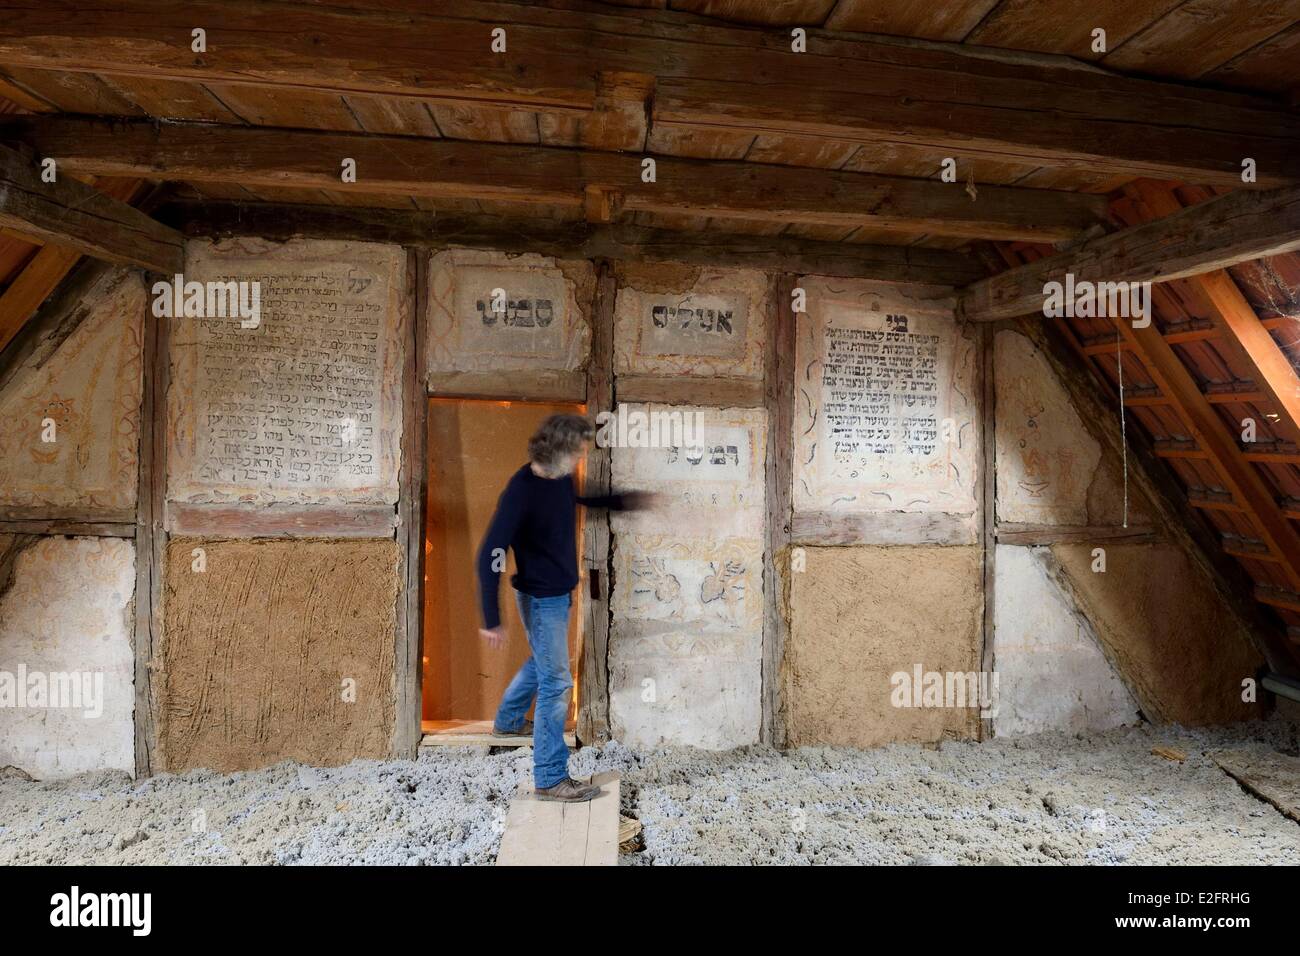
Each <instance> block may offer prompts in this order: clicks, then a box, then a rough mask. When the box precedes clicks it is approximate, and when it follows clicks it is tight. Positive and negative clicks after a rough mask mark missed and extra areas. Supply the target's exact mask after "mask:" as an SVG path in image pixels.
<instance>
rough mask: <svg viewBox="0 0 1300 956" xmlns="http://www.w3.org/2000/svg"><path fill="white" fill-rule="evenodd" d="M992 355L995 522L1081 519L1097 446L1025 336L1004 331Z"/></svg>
mask: <svg viewBox="0 0 1300 956" xmlns="http://www.w3.org/2000/svg"><path fill="white" fill-rule="evenodd" d="M993 354H994V383H995V388H996V393H997V414H996V416H995V421H996V424H995V436H994V437H995V444H996V449H997V451H996V454H997V509H998V519H999V520H1000V521H1012V522H1026V523H1032V524H1061V525H1086V524H1088V489H1089V487H1090V486H1091V484H1092V481H1093V478H1094V476H1095V475H1096V472H1097V466H1098V465H1099V464H1100V462H1101V446H1100V445H1099V444H1098V443H1097V441H1096V439H1094V438H1093V437H1092V435H1090V434H1089V433H1088V429H1087V428H1086V427H1085V425H1084V423H1083V419H1081V418H1080V417H1079V413H1078V412H1077V411H1076V410H1075V408H1074V404H1073V403H1072V402H1071V401H1070V397H1069V395H1068V394H1067V393H1066V391H1065V389H1064V388H1063V387H1062V386H1061V384H1060V382H1059V381H1057V378H1056V374H1055V373H1054V372H1053V371H1052V367H1051V365H1050V364H1048V361H1047V358H1046V356H1044V355H1043V354H1042V353H1041V352H1040V351H1039V350H1038V349H1037V348H1036V347H1035V346H1034V344H1033V343H1032V342H1030V341H1029V339H1028V338H1026V337H1025V336H1023V335H1021V334H1020V333H1018V332H1012V331H1008V330H1003V331H1001V332H999V333H998V334H997V335H996V336H995V338H994V353H993Z"/></svg>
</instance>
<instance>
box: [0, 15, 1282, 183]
mask: <svg viewBox="0 0 1300 956" xmlns="http://www.w3.org/2000/svg"><path fill="white" fill-rule="evenodd" d="M453 13H454V15H452V14H453ZM500 17H505V18H506V22H509V23H510V24H511V27H510V33H509V38H510V39H509V43H510V47H509V50H510V55H508V56H493V55H492V54H491V53H490V52H489V51H488V43H489V39H490V38H489V35H488V34H489V31H488V30H487V28H486V26H485V24H487V23H491V22H495V20H494V18H500ZM198 22H202V23H205V24H207V25H208V26H207V29H208V30H209V32H210V33H212V34H217V33H219V35H220V36H221V39H222V42H221V43H220V44H216V45H214V46H213V47H211V48H209V50H208V51H207V52H206V53H205V54H203V55H202V56H200V57H195V55H194V54H193V53H192V52H191V51H190V49H189V47H188V45H186V44H183V43H178V42H176V38H177V37H178V36H188V35H189V31H190V29H192V26H193V24H195V23H198ZM783 39H784V40H788V38H782V37H779V36H778V37H772V36H770V31H761V30H752V29H743V28H737V27H722V26H718V27H714V26H711V25H710V26H699V25H697V24H693V23H692V24H687V23H685V22H683V23H681V24H672V23H666V22H664V21H663V20H661V19H658V18H653V19H650V20H646V19H645V18H639V17H637V16H636V15H634V14H633V13H631V12H628V11H622V10H617V11H610V12H609V13H603V14H593V13H590V12H577V11H571V10H564V9H556V8H554V7H546V8H542V9H537V8H534V7H529V6H524V5H519V4H501V3H489V2H469V0H467V2H463V3H458V4H456V5H455V6H454V8H453V10H452V12H451V13H448V12H445V11H443V10H442V8H434V9H433V12H429V13H425V14H420V13H414V12H413V13H409V14H407V13H403V14H397V13H394V12H390V11H375V12H372V11H368V10H356V9H346V10H345V9H340V8H338V7H333V6H327V5H323V4H319V5H318V4H303V3H248V4H242V5H240V6H239V7H238V8H232V7H230V6H229V5H228V4H224V3H217V2H215V0H191V2H184V3H182V2H179V0H89V2H72V0H46V2H43V3H41V4H39V5H34V6H32V7H28V8H24V9H22V10H13V11H9V12H8V13H7V15H6V16H5V17H4V18H3V19H2V20H0V63H3V64H7V65H9V66H11V67H16V68H33V67H34V68H37V69H47V70H62V71H73V72H93V73H105V74H127V75H136V76H150V77H154V78H165V79H188V80H191V81H195V82H205V83H218V84H220V83H228V84H263V85H267V86H275V87H279V88H283V87H290V88H293V87H297V88H299V89H302V90H315V91H318V92H323V91H330V92H334V93H337V94H340V95H342V94H351V93H374V94H395V95H396V94H401V95H409V96H416V97H423V98H427V99H430V100H443V101H460V102H464V101H467V100H473V101H477V102H478V103H480V104H481V105H484V106H492V107H496V108H502V109H507V110H510V109H516V110H517V109H523V110H529V111H537V110H551V111H565V110H569V111H575V112H577V113H579V114H586V113H589V112H590V111H591V110H592V109H593V107H594V106H595V105H596V99H597V97H598V94H599V89H598V77H599V76H600V75H601V73H602V72H609V71H612V72H618V71H628V72H634V73H644V74H647V75H651V76H654V77H655V78H656V82H655V92H654V99H653V105H652V117H651V119H652V122H653V123H655V124H658V123H664V124H667V125H673V126H677V127H679V128H683V129H702V128H707V129H720V130H726V131H744V132H749V133H751V134H758V133H764V134H774V135H781V134H784V135H801V134H806V135H815V136H823V137H827V138H830V139H835V140H839V141H849V142H863V143H895V144H904V145H912V146H921V147H925V148H932V149H935V150H944V149H961V150H963V151H964V152H966V153H969V154H971V155H976V156H979V157H981V158H982V159H984V160H986V161H991V162H995V163H996V162H1012V163H1014V162H1021V163H1025V164H1027V165H1030V166H1062V167H1070V168H1081V169H1082V168H1086V169H1090V170H1092V171H1094V172H1113V173H1116V174H1129V175H1133V176H1137V175H1152V176H1164V177H1166V178H1179V179H1183V180H1185V181H1191V182H1208V183H1223V184H1225V185H1231V184H1238V185H1239V184H1240V162H1241V157H1242V156H1243V155H1247V156H1252V157H1254V158H1255V159H1256V160H1257V162H1258V163H1259V169H1260V184H1261V185H1282V184H1284V183H1286V182H1291V181H1300V155H1298V154H1297V152H1296V151H1295V149H1294V148H1293V147H1294V142H1295V140H1296V139H1297V138H1300V117H1297V116H1295V115H1294V114H1292V113H1290V112H1289V111H1287V110H1286V109H1285V108H1283V107H1281V106H1279V105H1278V104H1276V103H1272V102H1270V101H1267V100H1263V99H1254V98H1250V97H1246V96H1243V95H1240V94H1223V93H1217V92H1213V91H1208V90H1204V89H1199V88H1195V89H1194V88H1190V87H1179V86H1176V85H1173V84H1166V83H1157V82H1152V81H1146V80H1137V79H1133V78H1129V77H1123V76H1118V75H1114V74H1110V73H1106V72H1104V71H1098V70H1090V69H1086V68H1082V67H1080V66H1078V64H1077V63H1073V62H1072V61H1064V60H1063V61H1058V62H1049V63H1044V62H1027V61H1025V55H1024V54H1019V55H1017V56H1011V55H1007V56H1005V57H1003V58H1001V59H999V58H996V57H991V56H989V55H988V53H987V52H980V53H974V52H969V51H966V50H964V49H963V48H962V47H960V46H955V45H954V46H951V47H938V46H935V45H920V44H905V43H900V42H897V41H894V42H887V41H886V39H884V38H877V39H872V38H867V37H862V38H857V37H855V38H851V39H846V38H843V37H837V36H834V35H829V34H819V35H818V36H817V39H816V42H815V43H813V44H812V47H811V49H810V50H809V52H806V53H794V52H792V51H790V49H789V44H788V42H785V43H780V42H776V41H781V40H783ZM376 50H380V51H382V56H376V55H375V52H374V51H376ZM1188 115H1195V116H1196V117H1197V122H1196V123H1195V124H1188V123H1187V122H1186V120H1185V117H1186V116H1188Z"/></svg>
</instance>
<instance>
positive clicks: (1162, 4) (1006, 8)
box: [966, 0, 1183, 60]
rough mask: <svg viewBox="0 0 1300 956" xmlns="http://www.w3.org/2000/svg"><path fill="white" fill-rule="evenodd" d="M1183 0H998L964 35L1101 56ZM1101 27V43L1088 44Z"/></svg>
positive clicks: (974, 40)
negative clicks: (1103, 33)
mask: <svg viewBox="0 0 1300 956" xmlns="http://www.w3.org/2000/svg"><path fill="white" fill-rule="evenodd" d="M1182 2H1183V0H1149V2H1146V3H1134V2H1133V0H1090V2H1089V3H1087V4H1081V3H1079V0H1002V2H1001V3H1000V4H998V6H997V9H996V10H994V11H993V12H992V13H991V14H990V15H989V16H988V17H986V18H985V19H984V21H983V22H982V23H980V25H979V26H978V27H976V28H975V30H973V31H972V32H971V33H970V34H969V35H968V36H967V37H966V42H967V43H976V44H980V45H983V46H994V47H1011V48H1013V49H1017V50H1037V51H1038V52H1040V53H1060V54H1064V55H1066V56H1073V57H1078V58H1079V59H1081V60H1100V59H1102V58H1103V57H1104V56H1105V55H1106V52H1105V50H1114V49H1115V48H1117V47H1118V46H1120V45H1121V44H1123V43H1124V41H1126V40H1128V39H1129V38H1130V37H1132V36H1133V35H1134V34H1136V33H1138V32H1139V31H1140V30H1142V29H1144V28H1145V27H1147V26H1148V25H1150V24H1152V23H1154V22H1155V21H1156V20H1158V19H1160V18H1161V17H1162V16H1164V15H1165V14H1166V13H1168V12H1169V11H1170V10H1172V9H1174V7H1176V6H1178V5H1179V4H1180V3H1182ZM1098 27H1100V28H1102V29H1104V30H1105V31H1106V48H1105V50H1103V51H1102V52H1096V51H1094V49H1093V46H1094V42H1093V30H1095V29H1097V28H1098Z"/></svg>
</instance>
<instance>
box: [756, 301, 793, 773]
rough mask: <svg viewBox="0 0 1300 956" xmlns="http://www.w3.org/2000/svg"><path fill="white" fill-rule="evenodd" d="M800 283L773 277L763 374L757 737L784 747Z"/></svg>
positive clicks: (775, 745)
mask: <svg viewBox="0 0 1300 956" xmlns="http://www.w3.org/2000/svg"><path fill="white" fill-rule="evenodd" d="M797 282H798V278H797V277H796V276H792V275H780V276H776V277H774V279H773V282H772V286H771V288H772V300H773V301H772V307H771V310H770V312H769V313H768V319H769V321H768V329H769V333H768V343H767V349H766V351H765V353H764V354H765V362H764V372H763V402H764V405H765V406H766V408H767V474H766V486H767V522H766V524H767V542H766V547H765V548H764V549H763V662H762V668H763V672H762V673H763V683H762V688H763V690H762V694H763V700H762V707H763V724H762V731H761V734H760V737H759V739H760V740H762V741H763V742H764V743H768V744H771V745H772V746H774V747H784V746H785V743H786V726H785V712H784V710H783V699H782V694H781V672H782V662H783V660H784V657H785V640H786V633H787V631H788V627H789V625H788V623H787V621H786V618H785V595H786V591H787V588H788V587H789V561H788V558H789V554H788V550H789V545H790V521H791V498H792V495H793V488H792V482H793V471H792V457H793V455H794V373H795V369H794V346H795V321H796V316H795V313H794V302H793V293H794V289H795V286H796V284H797ZM781 569H784V572H783V571H782V570H781Z"/></svg>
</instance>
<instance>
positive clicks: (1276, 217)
mask: <svg viewBox="0 0 1300 956" xmlns="http://www.w3.org/2000/svg"><path fill="white" fill-rule="evenodd" d="M1170 201H1171V202H1173V207H1174V208H1166V209H1165V210H1164V211H1163V212H1162V213H1159V214H1157V215H1160V218H1158V219H1155V220H1154V221H1150V222H1143V223H1138V224H1134V225H1130V226H1129V227H1128V228H1127V229H1121V230H1119V231H1118V232H1112V233H1110V234H1108V235H1104V236H1098V237H1097V238H1095V239H1089V240H1088V241H1086V242H1084V243H1082V244H1081V245H1080V246H1079V247H1078V248H1075V249H1071V250H1070V251H1068V252H1063V253H1061V254H1059V255H1055V256H1048V257H1046V258H1042V259H1039V260H1038V261H1036V262H1032V263H1030V264H1028V265H1023V266H1020V267H1018V268H1015V269H1009V270H1007V271H1006V272H1002V273H999V274H998V275H995V276H992V277H990V278H988V279H985V280H983V281H981V282H977V283H975V284H974V285H972V286H971V287H970V288H969V289H967V290H966V291H965V292H964V293H963V294H962V297H961V308H962V313H963V314H964V315H965V316H966V318H967V319H970V320H971V321H976V322H989V321H994V320H996V319H1005V318H1011V317H1013V316H1017V315H1026V314H1028V313H1031V312H1039V311H1041V309H1042V306H1043V299H1044V292H1043V287H1044V285H1045V284H1046V283H1048V282H1051V281H1057V282H1061V281H1064V279H1065V277H1066V275H1073V276H1074V281H1075V282H1076V283H1078V282H1084V281H1087V282H1168V281H1170V280H1173V279H1179V278H1185V277H1188V276H1194V275H1197V274H1199V273H1205V272H1212V271H1215V270H1219V269H1225V268H1227V267H1228V266H1230V265H1235V264H1236V263H1238V262H1244V261H1246V260H1249V259H1258V258H1260V257H1262V256H1271V255H1277V254H1280V253H1284V252H1289V251H1291V250H1294V249H1300V187H1295V186H1293V187H1288V188H1285V189H1278V190H1273V191H1270V192H1246V191H1239V192H1234V193H1229V194H1227V195H1225V196H1220V197H1218V198H1216V199H1212V200H1210V201H1208V202H1204V203H1201V204H1199V205H1197V206H1193V207H1191V208H1187V209H1184V208H1183V207H1182V205H1181V204H1180V203H1178V202H1177V201H1176V200H1173V199H1172V197H1170ZM1256 321H1258V320H1256Z"/></svg>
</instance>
